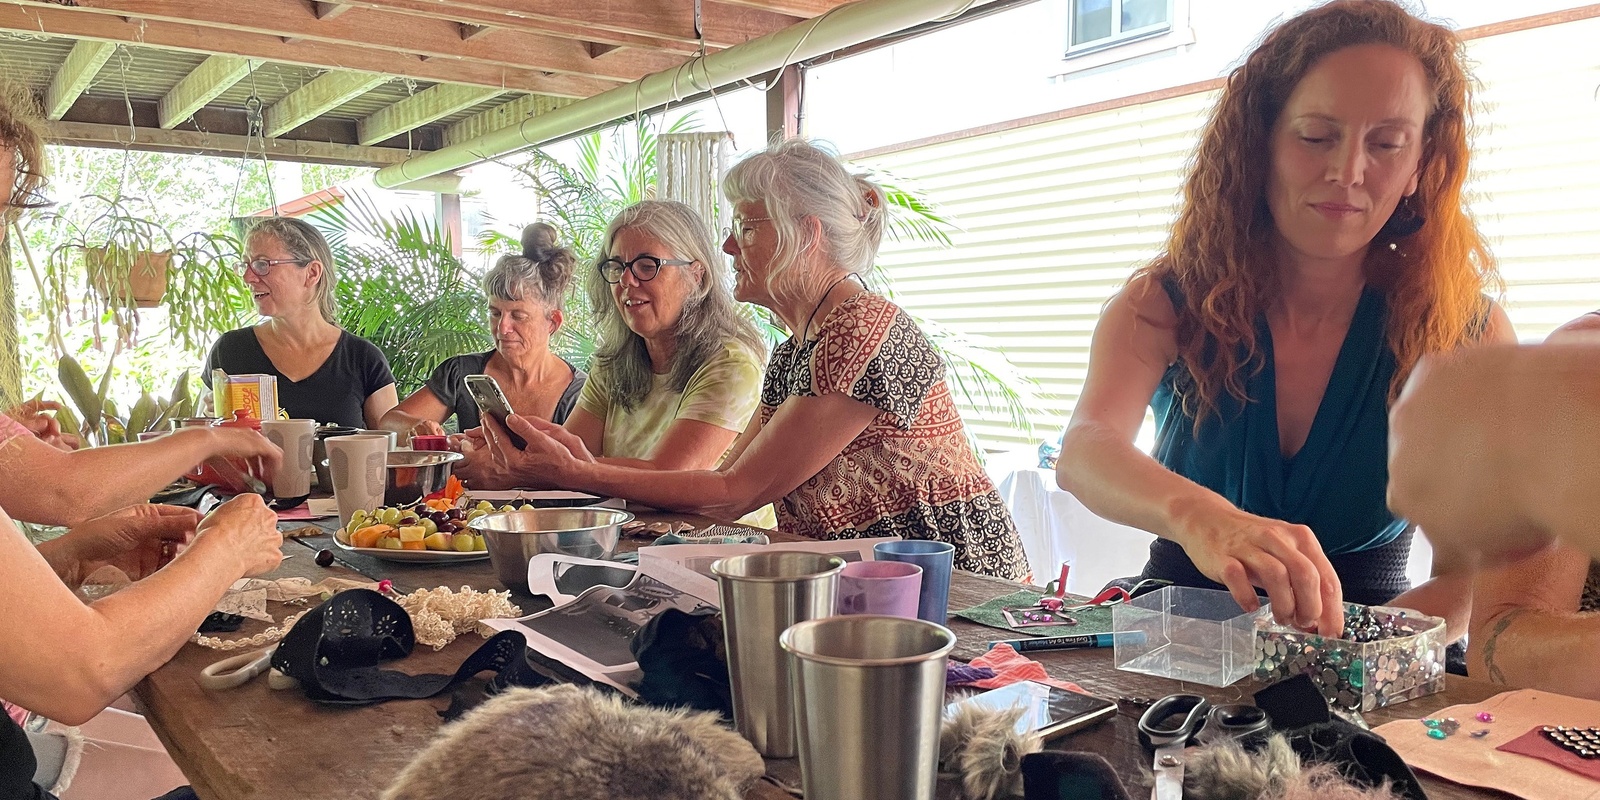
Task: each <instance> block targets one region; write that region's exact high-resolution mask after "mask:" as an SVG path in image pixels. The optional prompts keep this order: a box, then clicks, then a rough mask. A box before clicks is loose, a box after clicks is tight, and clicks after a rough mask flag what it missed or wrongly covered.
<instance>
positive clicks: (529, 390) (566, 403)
mask: <svg viewBox="0 0 1600 800" xmlns="http://www.w3.org/2000/svg"><path fill="white" fill-rule="evenodd" d="M576 264H577V257H576V256H574V255H573V253H572V250H571V249H570V248H567V247H562V246H561V245H560V244H559V243H557V241H556V229H555V228H553V227H551V226H550V225H548V224H545V223H543V222H536V223H534V224H532V225H529V226H528V227H526V228H523V230H522V253H521V254H520V255H506V256H501V257H500V260H499V261H496V262H495V265H494V267H493V268H491V269H490V270H489V273H488V274H487V275H484V276H483V293H484V294H485V295H487V296H488V299H489V329H490V332H491V333H492V334H493V335H494V349H493V350H490V351H489V352H487V353H467V354H466V355H459V356H454V357H452V358H448V359H445V361H444V362H443V363H441V364H440V365H439V366H438V367H437V368H436V369H434V371H433V375H432V376H431V377H429V378H428V382H427V384H426V385H424V386H423V387H422V388H421V389H418V390H417V391H415V392H413V393H412V394H411V396H410V397H407V398H406V399H404V400H402V401H400V405H398V406H395V407H394V408H393V409H390V411H389V413H387V414H384V415H383V420H382V422H381V425H382V427H384V428H387V429H389V430H393V431H396V432H398V433H400V434H402V435H404V436H408V437H409V436H415V435H419V434H429V435H439V434H442V433H444V427H443V425H442V423H444V422H446V421H448V420H449V419H450V417H451V416H454V417H455V418H456V423H457V425H458V426H459V427H458V429H459V430H463V431H464V430H470V429H472V428H476V427H478V424H479V423H478V404H477V403H476V402H475V401H474V400H473V399H472V394H471V393H470V392H468V391H467V387H466V383H465V378H466V377H467V376H468V375H478V374H484V375H490V376H492V377H493V378H494V379H495V382H496V383H498V384H499V385H500V389H501V391H503V392H505V395H506V401H507V402H508V403H510V404H511V410H512V411H514V412H516V413H518V414H528V415H531V416H535V417H538V418H540V419H547V420H550V421H551V422H554V423H556V424H557V425H559V424H561V423H562V422H565V421H566V419H567V416H568V415H570V414H571V413H572V409H573V407H574V406H575V405H576V404H577V402H578V391H579V390H580V389H582V388H583V383H584V380H585V379H587V378H588V377H589V376H588V375H587V374H585V373H584V372H583V370H580V369H578V368H577V367H575V366H573V365H572V364H570V363H568V361H567V360H566V359H564V358H562V357H561V356H558V355H556V354H555V353H553V352H551V351H550V337H551V336H553V335H555V332H556V330H557V329H559V328H560V327H561V322H562V314H561V301H562V299H563V298H565V297H566V296H567V286H568V285H569V284H571V283H572V271H573V267H574V266H575V265H576Z"/></svg>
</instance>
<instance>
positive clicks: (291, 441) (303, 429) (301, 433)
mask: <svg viewBox="0 0 1600 800" xmlns="http://www.w3.org/2000/svg"><path fill="white" fill-rule="evenodd" d="M316 428H317V421H316V420H313V419H268V420H262V421H261V435H263V436H265V437H267V440H268V441H270V442H272V443H273V444H275V445H277V446H278V449H280V450H282V451H283V463H282V464H281V465H280V466H279V467H278V470H277V471H276V472H274V473H272V494H273V496H274V497H305V496H306V495H308V494H311V443H312V440H313V439H314V438H315V435H316Z"/></svg>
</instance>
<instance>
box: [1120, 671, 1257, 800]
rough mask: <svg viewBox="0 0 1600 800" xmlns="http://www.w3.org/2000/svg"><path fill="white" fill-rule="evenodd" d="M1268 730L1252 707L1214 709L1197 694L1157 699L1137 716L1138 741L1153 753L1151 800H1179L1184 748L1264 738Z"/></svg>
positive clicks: (1240, 706)
mask: <svg viewBox="0 0 1600 800" xmlns="http://www.w3.org/2000/svg"><path fill="white" fill-rule="evenodd" d="M1271 728H1272V720H1271V719H1269V718H1268V717H1267V712H1265V711H1262V710H1261V709H1259V708H1256V707H1255V706H1252V705H1243V704H1231V705H1219V706H1214V705H1212V704H1211V703H1210V702H1209V701H1207V700H1206V699H1205V698H1204V697H1201V696H1200V695H1197V694H1174V695H1168V696H1167V697H1163V698H1161V699H1160V700H1157V701H1156V702H1155V703H1154V704H1152V705H1151V706H1150V708H1149V709H1148V710H1146V711H1145V712H1144V715H1143V716H1141V717H1139V740H1140V741H1141V742H1143V743H1144V745H1145V747H1147V748H1149V749H1150V750H1152V751H1153V752H1154V753H1155V761H1154V764H1153V765H1152V769H1153V770H1154V772H1155V779H1156V780H1155V787H1154V788H1152V789H1151V790H1150V798H1151V800H1182V798H1183V750H1184V748H1185V747H1188V746H1189V745H1190V744H1199V745H1205V744H1210V743H1212V742H1218V741H1223V740H1227V739H1239V740H1249V739H1252V738H1256V737H1263V736H1265V735H1266V734H1267V732H1268V731H1270V730H1271Z"/></svg>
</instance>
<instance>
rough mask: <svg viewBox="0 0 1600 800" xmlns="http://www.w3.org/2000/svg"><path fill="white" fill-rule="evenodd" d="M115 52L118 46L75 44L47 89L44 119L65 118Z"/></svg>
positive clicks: (100, 43) (109, 44)
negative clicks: (68, 110)
mask: <svg viewBox="0 0 1600 800" xmlns="http://www.w3.org/2000/svg"><path fill="white" fill-rule="evenodd" d="M115 52H117V46H116V45H115V44H112V43H110V42H78V43H77V44H75V45H73V46H72V52H70V53H67V60H66V61H64V62H62V63H61V66H59V67H57V68H56V74H55V76H54V77H52V78H51V79H50V88H48V89H46V90H45V93H44V116H45V119H52V120H55V119H61V118H62V117H64V116H66V115H67V109H69V108H72V104H73V103H75V102H77V101H78V97H79V95H82V94H83V90H85V89H87V88H89V84H90V83H93V82H94V76H96V75H98V74H100V68H101V67H103V66H105V65H106V61H107V60H109V59H110V58H111V54H112V53H115Z"/></svg>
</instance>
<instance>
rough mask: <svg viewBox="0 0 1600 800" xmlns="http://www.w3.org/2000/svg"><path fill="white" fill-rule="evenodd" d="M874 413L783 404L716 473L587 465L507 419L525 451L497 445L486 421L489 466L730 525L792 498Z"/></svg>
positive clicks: (841, 400)
mask: <svg viewBox="0 0 1600 800" xmlns="http://www.w3.org/2000/svg"><path fill="white" fill-rule="evenodd" d="M878 413H879V412H878V410H877V409H876V408H873V407H872V406H869V405H867V404H865V403H862V402H860V401H857V400H854V399H852V398H850V397H848V396H845V395H839V394H825V395H822V396H820V397H790V398H788V399H787V400H785V401H784V403H783V405H782V406H780V407H779V408H778V411H777V413H775V414H774V415H773V417H772V420H771V421H770V422H769V423H768V424H767V425H766V426H765V427H763V428H762V429H761V432H760V433H758V434H756V435H755V436H754V438H753V439H752V440H751V441H750V443H749V445H748V447H746V448H745V450H744V451H743V452H742V453H741V454H740V456H739V459H738V461H736V462H734V463H733V464H732V465H731V466H726V467H725V468H724V469H723V470H720V471H712V470H694V471H671V470H668V471H661V470H648V469H638V468H634V467H625V466H618V465H615V464H607V463H604V462H602V461H598V460H593V459H592V457H590V456H589V453H588V450H587V448H586V447H585V446H584V444H583V441H582V440H581V439H579V438H578V437H577V436H574V435H573V434H572V433H571V432H570V431H567V430H565V429H564V428H562V427H560V426H558V425H553V424H551V423H549V422H545V421H544V420H539V419H533V418H528V417H519V416H516V415H513V416H512V417H511V418H510V423H511V425H512V427H513V429H514V430H516V431H517V433H518V434H520V435H521V436H522V437H523V438H524V439H526V440H527V441H528V446H527V448H526V449H524V450H520V451H519V450H515V449H512V448H511V447H510V446H509V445H507V444H504V441H505V436H504V431H503V430H500V429H498V426H497V425H496V424H495V423H494V421H493V420H490V419H485V420H484V426H485V428H488V429H490V430H491V431H492V433H493V438H494V444H493V445H492V446H493V448H494V452H495V457H496V460H498V461H499V462H500V463H501V464H503V465H504V468H505V469H506V471H507V472H508V473H510V474H511V475H512V477H513V479H514V480H516V481H518V482H521V481H524V480H526V481H542V482H546V483H554V484H555V485H558V486H561V487H563V488H568V489H577V490H579V491H586V492H593V493H595V494H601V495H605V496H608V497H625V498H627V499H629V500H633V501H636V502H640V503H644V504H646V505H650V506H654V507H656V508H665V509H671V510H674V511H686V512H692V513H701V514H706V515H709V516H713V517H718V518H721V519H737V518H738V517H740V516H742V515H744V514H748V513H749V512H751V511H753V510H755V509H757V508H760V507H761V506H764V505H766V504H768V503H771V502H773V501H774V500H777V499H778V498H780V497H783V496H784V495H786V494H788V493H789V492H791V491H794V489H795V488H796V487H798V486H799V485H800V484H802V483H804V482H805V481H806V480H807V479H809V478H810V477H811V476H813V475H815V474H817V473H818V472H820V471H821V470H822V468H823V467H825V466H827V465H828V462H830V461H832V460H833V459H834V458H836V457H838V455H839V454H840V453H841V452H843V451H844V448H845V446H846V445H848V444H849V443H850V442H851V441H853V440H854V439H855V438H856V437H857V436H859V435H860V434H861V432H862V431H864V430H866V428H867V425H868V424H870V423H871V422H872V420H873V418H874V417H876V416H877V415H878Z"/></svg>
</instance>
